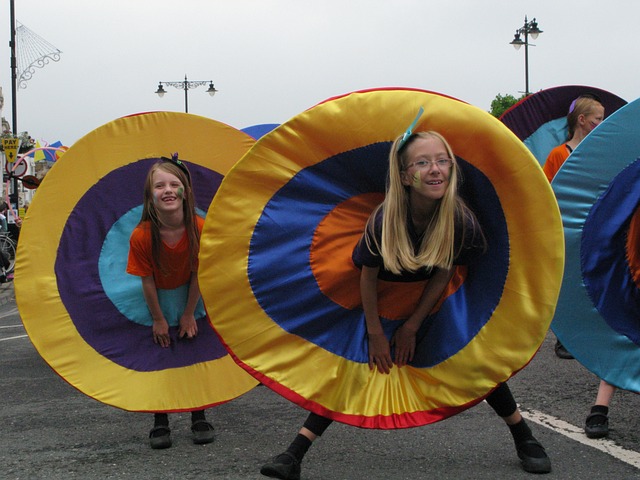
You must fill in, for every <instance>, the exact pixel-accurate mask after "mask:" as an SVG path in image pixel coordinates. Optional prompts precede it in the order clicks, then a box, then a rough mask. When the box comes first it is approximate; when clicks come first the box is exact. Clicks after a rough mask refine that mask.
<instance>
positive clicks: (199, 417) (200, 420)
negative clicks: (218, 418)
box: [191, 410, 216, 445]
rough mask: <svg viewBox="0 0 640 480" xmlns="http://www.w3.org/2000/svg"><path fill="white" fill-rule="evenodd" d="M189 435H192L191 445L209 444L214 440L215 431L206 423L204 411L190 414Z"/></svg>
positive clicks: (195, 411)
mask: <svg viewBox="0 0 640 480" xmlns="http://www.w3.org/2000/svg"><path fill="white" fill-rule="evenodd" d="M191 433H193V443H195V444H196V445H203V444H205V443H211V442H213V441H214V440H215V439H216V435H215V429H214V428H213V425H211V423H210V422H208V421H207V419H206V417H205V415H204V410H194V411H193V412H191Z"/></svg>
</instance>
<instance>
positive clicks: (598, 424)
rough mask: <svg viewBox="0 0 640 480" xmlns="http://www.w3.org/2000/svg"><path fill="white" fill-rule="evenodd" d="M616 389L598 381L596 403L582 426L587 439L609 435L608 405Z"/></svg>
mask: <svg viewBox="0 0 640 480" xmlns="http://www.w3.org/2000/svg"><path fill="white" fill-rule="evenodd" d="M615 392H616V387H614V386H613V385H611V384H609V383H607V382H605V381H604V380H600V385H599V386H598V394H597V395H596V402H595V404H594V405H593V406H592V407H591V412H590V413H589V415H587V419H586V421H585V425H584V433H585V434H586V435H587V437H589V438H602V437H606V436H607V435H609V404H610V403H611V398H613V394H614V393H615Z"/></svg>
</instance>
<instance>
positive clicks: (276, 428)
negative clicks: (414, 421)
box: [0, 286, 640, 480]
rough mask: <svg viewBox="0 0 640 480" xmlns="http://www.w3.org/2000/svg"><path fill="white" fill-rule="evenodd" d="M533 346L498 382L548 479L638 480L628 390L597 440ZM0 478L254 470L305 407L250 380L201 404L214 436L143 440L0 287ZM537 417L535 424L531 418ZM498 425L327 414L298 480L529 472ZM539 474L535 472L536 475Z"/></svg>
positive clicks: (578, 393) (585, 391) (581, 381)
mask: <svg viewBox="0 0 640 480" xmlns="http://www.w3.org/2000/svg"><path fill="white" fill-rule="evenodd" d="M554 341H555V339H554V337H553V334H552V333H550V334H549V335H548V337H547V339H546V341H545V343H544V344H543V346H542V348H541V349H540V351H539V352H538V354H537V355H536V357H535V358H534V359H533V361H532V362H531V364H530V365H528V366H527V367H526V368H525V369H524V370H523V371H522V372H520V373H519V374H518V375H517V376H516V377H515V378H513V379H512V380H511V381H510V382H509V384H510V386H511V389H512V391H513V392H514V395H515V397H516V400H517V401H518V402H519V403H520V405H521V408H522V409H523V411H524V412H525V413H526V415H527V416H528V417H529V418H530V421H529V423H530V425H531V426H532V428H533V430H534V433H535V435H536V437H537V438H538V439H539V440H540V441H541V442H542V443H543V444H544V445H545V446H546V448H547V452H548V453H549V455H550V456H551V458H552V463H553V471H552V472H551V473H550V474H548V475H545V476H544V478H548V479H563V480H565V479H569V480H571V479H586V478H598V479H615V480H620V479H633V478H638V479H640V442H639V434H638V432H639V426H640V420H639V416H638V414H637V413H638V412H639V411H640V408H639V407H640V397H639V396H638V395H636V394H632V393H629V392H618V393H617V394H616V396H615V397H614V401H613V403H612V408H611V410H612V413H611V415H610V421H611V427H612V428H611V435H610V439H609V440H596V441H593V440H588V439H587V438H586V437H585V436H584V434H583V433H582V425H583V422H584V418H585V416H586V414H587V413H588V410H589V407H590V405H591V403H592V402H593V399H594V398H595V394H596V389H597V384H598V382H597V379H596V378H595V377H594V376H593V375H592V374H591V373H589V372H588V371H587V370H586V369H584V367H582V366H581V365H580V364H578V363H577V362H576V361H575V360H560V359H558V358H557V357H556V356H555V355H554V353H553V343H554ZM0 392H1V396H0V478H1V479H7V480H15V479H30V480H33V479H50V480H58V479H59V480H70V479H84V480H93V479H101V480H102V479H168V478H171V479H202V478H204V479H230V480H236V479H254V480H259V479H264V478H266V477H262V476H261V475H260V473H259V469H260V466H261V465H262V463H264V461H266V460H267V459H268V458H269V457H270V456H272V455H274V454H276V453H279V452H280V451H281V450H283V449H284V448H285V447H286V446H287V445H288V443H289V441H290V440H291V439H292V438H293V435H294V434H295V432H296V431H297V429H298V427H299V426H300V424H301V422H302V421H303V420H304V418H305V416H306V412H304V411H303V410H302V409H300V408H299V407H297V406H296V405H293V404H291V403H289V402H288V401H287V400H285V399H283V398H281V397H279V396H278V395H277V394H275V393H274V392H272V391H270V390H269V389H267V388H266V387H263V386H259V387H256V388H255V389H253V390H252V391H250V392H249V393H247V394H245V395H244V396H242V397H240V398H238V399H236V400H234V401H232V402H229V403H227V404H224V405H221V406H218V407H216V408H214V409H211V410H209V411H208V417H209V418H210V419H211V420H212V421H213V423H214V424H215V426H216V429H217V439H216V442H214V443H213V444H209V445H198V446H196V445H194V444H193V443H192V442H191V439H190V431H189V426H190V421H189V415H188V414H175V415H171V416H170V421H171V427H172V437H173V442H174V444H173V447H172V448H170V449H168V450H151V449H150V448H149V447H148V443H147V435H148V431H149V429H150V427H151V422H152V419H151V415H150V414H143V413H133V412H126V411H122V410H119V409H116V408H113V407H110V406H108V405H104V404H102V403H99V402H97V401H95V400H93V399H91V398H89V397H87V396H85V395H84V394H82V393H80V392H78V391H77V390H76V389H74V388H73V387H71V386H70V385H68V384H67V383H66V382H65V381H64V380H63V379H61V378H60V377H59V376H58V375H56V373H55V372H53V371H52V369H51V368H50V367H49V366H48V365H47V364H46V363H45V362H44V361H43V360H42V359H41V357H40V356H39V354H38V353H37V352H36V351H35V349H34V348H33V346H32V344H31V343H30V341H29V339H28V337H27V336H26V334H25V331H24V328H23V327H22V324H21V322H20V318H19V314H18V311H17V309H16V306H15V302H14V300H13V296H12V291H11V289H10V287H7V286H0ZM536 422H541V423H536ZM532 476H533V477H536V476H535V475H532V474H528V473H525V472H524V471H522V469H521V467H520V463H519V461H518V459H517V457H516V455H515V450H514V448H513V443H512V440H511V437H510V435H509V433H508V430H507V427H506V426H505V425H504V423H503V422H502V421H501V420H500V419H498V418H497V417H496V416H495V414H494V413H493V411H492V410H491V409H490V407H489V406H488V405H486V403H481V404H480V405H477V406H476V407H474V408H472V409H470V410H468V411H466V412H463V413H461V414H458V415H456V416H455V417H452V418H450V419H447V420H445V421H443V422H440V423H437V424H434V425H428V426H425V427H420V428H414V429H407V430H400V431H372V430H361V429H357V428H354V427H349V426H346V425H342V424H337V423H336V424H334V425H332V426H331V427H330V428H329V430H327V432H326V433H325V435H324V436H323V437H322V438H321V439H320V440H319V441H317V442H316V444H315V445H314V446H313V447H312V448H311V450H310V452H309V454H308V455H307V457H306V458H305V461H304V463H303V472H302V478H303V480H320V479H323V480H327V479H338V480H343V479H344V480H351V479H354V480H355V479H363V478H364V479H370V480H378V479H385V480H386V479H394V480H395V479H399V480H402V479H412V480H413V479H422V478H424V479H443V480H448V479H480V480H482V479H491V480H493V479H496V478H499V479H527V478H528V479H531V478H532ZM538 478H540V476H538Z"/></svg>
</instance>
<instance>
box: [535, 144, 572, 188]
mask: <svg viewBox="0 0 640 480" xmlns="http://www.w3.org/2000/svg"><path fill="white" fill-rule="evenodd" d="M569 153H570V152H569V149H568V148H567V145H566V144H565V143H563V144H562V145H558V146H557V147H555V148H554V149H553V150H551V151H550V152H549V156H548V157H547V161H546V162H544V166H543V167H542V170H543V171H544V174H545V175H546V176H547V180H549V183H551V180H553V177H555V176H556V173H558V170H560V167H561V166H562V164H563V163H564V161H565V160H566V159H567V158H569Z"/></svg>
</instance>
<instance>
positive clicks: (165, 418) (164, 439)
mask: <svg viewBox="0 0 640 480" xmlns="http://www.w3.org/2000/svg"><path fill="white" fill-rule="evenodd" d="M149 444H150V445H151V448H153V449H162V448H169V447H170V446H171V429H170V428H169V415H167V414H166V413H154V414H153V428H152V429H151V432H149Z"/></svg>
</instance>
